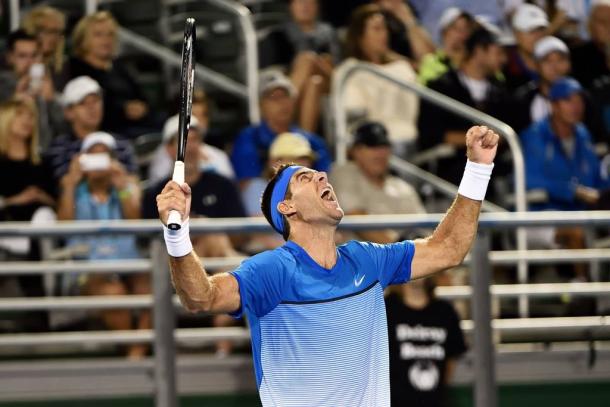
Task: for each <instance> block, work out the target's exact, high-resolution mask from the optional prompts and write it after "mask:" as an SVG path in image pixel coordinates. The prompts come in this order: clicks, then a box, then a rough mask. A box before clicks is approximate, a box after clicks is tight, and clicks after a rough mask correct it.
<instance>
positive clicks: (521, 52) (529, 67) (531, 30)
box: [504, 3, 549, 90]
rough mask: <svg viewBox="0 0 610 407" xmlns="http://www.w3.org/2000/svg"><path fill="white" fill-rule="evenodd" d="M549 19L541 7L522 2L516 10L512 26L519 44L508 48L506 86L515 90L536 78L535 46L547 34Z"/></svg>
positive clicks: (505, 73)
mask: <svg viewBox="0 0 610 407" xmlns="http://www.w3.org/2000/svg"><path fill="white" fill-rule="evenodd" d="M548 26H549V20H548V18H547V15H546V13H545V12H544V10H542V9H541V8H540V7H538V6H536V5H533V4H527V3H526V4H522V5H520V6H519V7H517V9H516V10H515V13H514V14H513V17H512V27H513V33H514V35H515V39H516V40H517V46H516V47H513V48H509V49H508V63H507V64H506V69H505V70H504V75H505V77H506V86H507V87H508V89H510V90H515V89H517V88H518V87H519V86H522V85H524V84H526V83H527V82H529V81H531V80H536V79H537V78H538V74H537V71H536V59H535V58H534V46H535V44H536V42H538V41H539V40H540V39H541V38H542V37H544V36H545V35H546V32H547V28H548Z"/></svg>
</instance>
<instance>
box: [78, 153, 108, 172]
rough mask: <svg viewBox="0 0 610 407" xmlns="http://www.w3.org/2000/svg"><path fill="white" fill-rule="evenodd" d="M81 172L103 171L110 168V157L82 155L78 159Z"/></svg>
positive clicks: (99, 154)
mask: <svg viewBox="0 0 610 407" xmlns="http://www.w3.org/2000/svg"><path fill="white" fill-rule="evenodd" d="M78 161H79V163H80V167H81V169H82V170H83V171H85V172H87V171H103V170H107V169H108V168H110V155H109V154H107V153H95V154H83V155H81V156H80V157H79V159H78Z"/></svg>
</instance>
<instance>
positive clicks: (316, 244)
mask: <svg viewBox="0 0 610 407" xmlns="http://www.w3.org/2000/svg"><path fill="white" fill-rule="evenodd" d="M293 232H294V231H293ZM290 240H292V241H293V242H295V243H296V244H298V245H299V246H301V247H302V248H303V250H305V251H306V252H307V254H308V255H309V257H311V258H312V259H313V260H314V261H315V262H316V263H318V264H319V265H320V266H322V267H324V268H327V269H330V268H332V267H333V266H334V265H335V264H336V263H337V246H336V245H335V228H320V227H318V228H307V229H305V230H299V231H297V233H291V234H290Z"/></svg>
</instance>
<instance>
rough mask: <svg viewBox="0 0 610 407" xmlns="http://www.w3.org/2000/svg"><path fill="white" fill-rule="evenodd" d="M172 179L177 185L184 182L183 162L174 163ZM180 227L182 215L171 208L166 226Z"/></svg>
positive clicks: (175, 228) (173, 228)
mask: <svg viewBox="0 0 610 407" xmlns="http://www.w3.org/2000/svg"><path fill="white" fill-rule="evenodd" d="M172 181H174V182H175V183H177V184H178V185H182V184H184V162H183V161H176V162H175V163H174V174H173V175H172ZM181 227H182V217H181V216H180V212H178V211H175V210H171V211H169V216H168V217H167V228H168V229H169V230H180V228H181Z"/></svg>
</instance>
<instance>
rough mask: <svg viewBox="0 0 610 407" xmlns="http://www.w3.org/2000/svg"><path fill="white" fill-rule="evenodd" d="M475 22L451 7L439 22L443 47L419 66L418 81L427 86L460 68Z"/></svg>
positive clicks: (427, 56) (459, 10) (470, 17)
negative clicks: (453, 69) (455, 68)
mask: <svg viewBox="0 0 610 407" xmlns="http://www.w3.org/2000/svg"><path fill="white" fill-rule="evenodd" d="M474 24H475V20H474V19H473V17H472V16H471V15H470V14H468V13H467V12H465V11H464V10H461V9H459V8H457V7H450V8H448V9H447V10H445V12H444V13H443V15H442V16H441V18H440V19H439V22H438V26H439V29H440V30H441V38H442V46H441V47H440V48H438V50H437V51H436V52H435V53H432V54H428V55H426V56H424V58H423V59H422V62H421V64H420V66H419V75H418V80H419V82H420V83H421V84H423V85H426V84H428V82H430V81H433V80H435V79H437V78H439V77H440V76H441V75H443V74H444V73H445V72H447V71H448V70H449V69H450V68H453V67H457V66H459V64H460V62H461V61H462V59H463V57H464V43H465V42H466V39H467V38H468V36H469V35H470V33H471V32H472V29H473V26H474Z"/></svg>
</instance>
